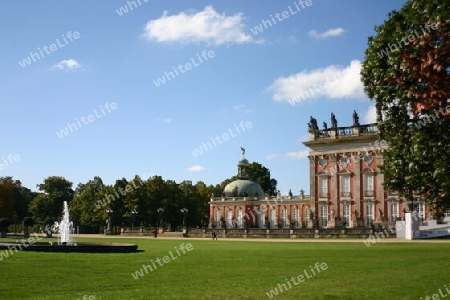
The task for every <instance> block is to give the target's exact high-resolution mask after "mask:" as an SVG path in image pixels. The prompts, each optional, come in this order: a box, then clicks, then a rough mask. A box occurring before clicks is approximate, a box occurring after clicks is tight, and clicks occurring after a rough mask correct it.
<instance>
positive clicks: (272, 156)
mask: <svg viewBox="0 0 450 300" xmlns="http://www.w3.org/2000/svg"><path fill="white" fill-rule="evenodd" d="M277 157H278V154H270V155H268V156H266V159H267V160H272V159H274V158H277Z"/></svg>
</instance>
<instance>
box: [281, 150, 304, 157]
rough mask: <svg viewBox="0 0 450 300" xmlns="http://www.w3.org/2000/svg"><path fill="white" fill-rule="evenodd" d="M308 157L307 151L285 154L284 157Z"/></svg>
mask: <svg viewBox="0 0 450 300" xmlns="http://www.w3.org/2000/svg"><path fill="white" fill-rule="evenodd" d="M308 155H309V150H303V151H298V152H288V153H286V157H288V158H290V159H302V158H305V157H308Z"/></svg>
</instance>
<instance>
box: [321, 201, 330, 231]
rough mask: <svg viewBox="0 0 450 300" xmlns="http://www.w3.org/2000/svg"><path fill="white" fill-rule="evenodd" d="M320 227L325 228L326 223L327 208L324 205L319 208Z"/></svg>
mask: <svg viewBox="0 0 450 300" xmlns="http://www.w3.org/2000/svg"><path fill="white" fill-rule="evenodd" d="M320 215H321V217H320V225H321V226H322V227H327V221H328V207H327V206H326V205H322V206H321V207H320Z"/></svg>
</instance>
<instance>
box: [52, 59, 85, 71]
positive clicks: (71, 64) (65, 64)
mask: <svg viewBox="0 0 450 300" xmlns="http://www.w3.org/2000/svg"><path fill="white" fill-rule="evenodd" d="M79 68H81V64H80V63H78V62H77V61H76V60H74V59H67V60H62V61H60V62H59V63H57V64H56V65H53V67H52V70H54V69H57V70H64V69H66V70H72V69H79Z"/></svg>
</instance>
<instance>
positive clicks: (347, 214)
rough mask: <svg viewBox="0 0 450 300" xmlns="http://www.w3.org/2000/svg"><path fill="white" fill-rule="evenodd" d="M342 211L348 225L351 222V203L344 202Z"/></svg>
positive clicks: (345, 224) (345, 223)
mask: <svg viewBox="0 0 450 300" xmlns="http://www.w3.org/2000/svg"><path fill="white" fill-rule="evenodd" d="M342 212H343V215H342V219H343V221H344V226H345V227H348V226H349V222H350V205H348V204H344V205H343V206H342Z"/></svg>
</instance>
